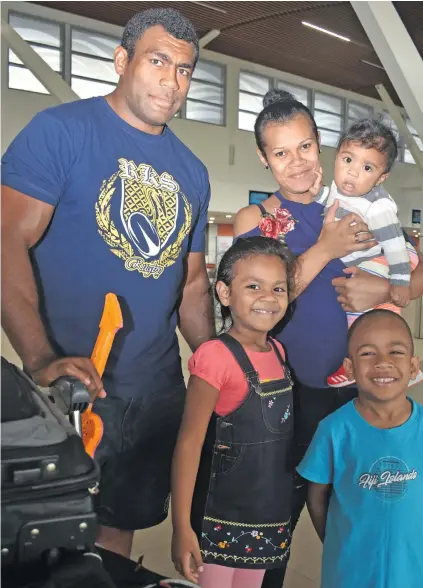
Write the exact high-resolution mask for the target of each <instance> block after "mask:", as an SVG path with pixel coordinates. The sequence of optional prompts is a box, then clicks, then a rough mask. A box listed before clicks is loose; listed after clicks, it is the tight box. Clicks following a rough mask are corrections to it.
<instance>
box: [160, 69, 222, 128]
mask: <svg viewBox="0 0 423 588" xmlns="http://www.w3.org/2000/svg"><path fill="white" fill-rule="evenodd" d="M199 61H201V63H208V64H210V65H217V66H218V67H219V68H220V69H221V70H222V84H215V83H213V82H209V81H208V80H201V79H199V78H195V69H194V71H193V75H192V76H191V80H190V83H191V82H199V83H200V84H206V85H208V86H212V87H214V88H222V90H223V102H222V104H216V103H214V102H207V101H206V100H198V99H197V98H188V96H187V98H186V100H185V102H184V104H183V106H182V108H181V109H180V110H179V113H180V114H179V115H175V116H174V117H173V118H179V119H182V120H190V121H192V122H198V123H202V124H205V125H212V126H214V127H226V118H227V114H226V99H227V70H228V68H227V67H226V65H225V64H224V63H219V62H217V61H211V60H210V59H198V61H197V63H198V62H199ZM196 65H197V64H196ZM188 94H189V93H188ZM188 100H189V101H190V102H194V103H196V104H206V105H207V106H215V107H217V108H220V109H221V110H222V115H223V116H222V122H221V123H214V122H210V121H206V120H197V119H195V118H188V117H187V102H188ZM172 120H173V119H172Z"/></svg>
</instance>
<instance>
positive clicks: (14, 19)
mask: <svg viewBox="0 0 423 588" xmlns="http://www.w3.org/2000/svg"><path fill="white" fill-rule="evenodd" d="M9 24H10V26H11V27H13V28H14V29H15V31H16V32H17V33H19V34H20V36H21V37H22V38H23V39H25V41H32V42H34V43H43V44H44V45H52V46H53V47H60V25H58V24H55V23H52V22H47V21H44V20H38V19H36V18H30V17H27V16H20V15H18V14H10V15H9Z"/></svg>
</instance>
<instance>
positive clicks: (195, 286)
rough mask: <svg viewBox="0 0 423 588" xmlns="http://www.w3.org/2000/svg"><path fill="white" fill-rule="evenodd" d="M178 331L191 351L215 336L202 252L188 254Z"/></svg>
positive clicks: (208, 286)
mask: <svg viewBox="0 0 423 588" xmlns="http://www.w3.org/2000/svg"><path fill="white" fill-rule="evenodd" d="M179 329H180V331H181V333H182V335H183V337H184V339H185V341H186V342H187V343H188V345H189V346H190V347H191V350H192V351H195V350H196V349H197V347H198V346H199V345H201V343H203V342H204V341H207V340H208V339H210V338H211V337H213V335H214V334H215V328H214V319H213V305H212V298H211V295H210V283H209V278H208V276H207V271H206V262H205V258H204V253H203V252H192V253H189V254H188V260H187V276H186V281H185V285H184V289H183V293H182V301H181V304H180V306H179Z"/></svg>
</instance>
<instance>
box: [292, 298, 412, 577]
mask: <svg viewBox="0 0 423 588" xmlns="http://www.w3.org/2000/svg"><path fill="white" fill-rule="evenodd" d="M348 354H349V357H348V358H347V359H345V361H344V367H345V370H346V373H347V375H348V376H352V377H355V380H356V382H357V387H358V392H359V393H358V398H357V399H356V400H353V401H352V402H349V403H348V404H346V405H345V406H343V407H342V408H340V409H339V410H337V411H336V412H334V413H333V414H331V415H330V416H328V417H327V418H326V419H324V420H323V421H322V422H321V423H320V425H319V427H318V429H317V431H316V434H315V436H314V438H313V441H312V443H311V445H310V447H309V449H308V451H307V453H306V455H305V457H304V459H303V461H302V462H301V464H300V465H299V467H298V471H299V473H300V474H301V475H302V476H303V477H304V478H306V479H307V480H309V481H310V484H309V495H308V500H307V505H308V509H309V512H310V515H311V519H312V521H313V524H314V527H315V529H316V531H317V533H318V535H319V537H320V538H321V540H322V541H323V567H322V584H321V586H322V588H422V587H423V406H422V405H420V404H417V403H416V402H414V401H413V400H411V399H410V398H408V397H407V389H408V382H409V380H410V379H413V378H415V376H416V374H417V371H418V370H419V358H418V357H416V356H415V355H414V348H413V339H412V335H411V332H410V329H409V327H408V325H407V323H406V322H405V321H404V319H403V318H401V317H400V316H399V315H397V314H395V313H393V312H390V311H388V310H373V311H371V312H368V313H366V314H364V315H362V316H361V317H360V318H358V319H357V321H356V322H355V323H354V325H353V326H352V327H351V329H350V331H349V342H348Z"/></svg>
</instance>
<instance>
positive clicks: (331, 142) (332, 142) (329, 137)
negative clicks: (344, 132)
mask: <svg viewBox="0 0 423 588" xmlns="http://www.w3.org/2000/svg"><path fill="white" fill-rule="evenodd" d="M319 131H320V141H321V143H322V145H326V146H327V147H337V146H338V140H339V133H333V132H332V131H325V130H324V129H319Z"/></svg>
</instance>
